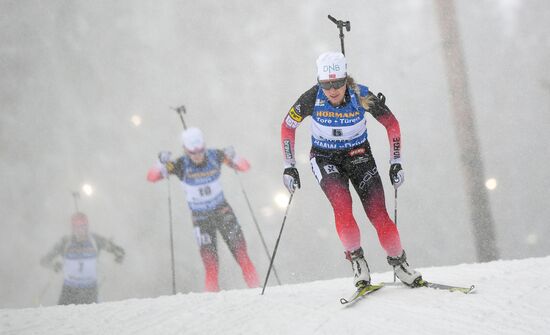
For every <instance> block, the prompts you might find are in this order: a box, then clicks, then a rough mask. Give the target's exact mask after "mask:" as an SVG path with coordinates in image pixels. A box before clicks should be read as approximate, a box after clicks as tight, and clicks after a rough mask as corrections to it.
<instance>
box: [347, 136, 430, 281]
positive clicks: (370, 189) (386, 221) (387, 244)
mask: <svg viewBox="0 0 550 335" xmlns="http://www.w3.org/2000/svg"><path fill="white" fill-rule="evenodd" d="M364 149H365V150H364V152H362V153H361V154H358V155H357V157H351V158H350V159H349V160H348V161H347V162H346V165H345V167H346V169H348V170H349V171H350V176H352V177H351V182H352V184H353V186H354V187H355V190H356V191H357V193H358V195H359V198H360V199H361V202H362V204H363V208H364V209H365V212H366V213H367V216H368V218H369V220H370V221H371V223H372V225H373V226H374V228H375V229H376V232H377V234H378V240H379V241H380V244H381V245H382V247H383V248H384V250H385V251H386V253H387V255H388V263H389V264H390V265H391V266H393V268H394V270H395V274H396V275H397V277H398V278H399V279H400V280H401V281H402V282H404V283H405V284H407V285H409V286H418V283H419V282H420V281H421V280H422V276H421V274H420V273H419V272H417V271H415V270H414V269H413V268H411V267H410V266H409V263H407V256H406V254H405V251H404V250H403V248H402V246H401V239H400V237H399V231H398V230H397V226H396V225H395V223H394V222H393V221H392V220H391V219H390V216H389V214H388V211H387V210H386V202H385V197H384V188H383V186H382V180H381V179H380V175H379V174H378V170H377V168H376V163H375V161H374V158H373V157H372V154H371V151H370V146H369V145H368V143H366V144H365V147H364Z"/></svg>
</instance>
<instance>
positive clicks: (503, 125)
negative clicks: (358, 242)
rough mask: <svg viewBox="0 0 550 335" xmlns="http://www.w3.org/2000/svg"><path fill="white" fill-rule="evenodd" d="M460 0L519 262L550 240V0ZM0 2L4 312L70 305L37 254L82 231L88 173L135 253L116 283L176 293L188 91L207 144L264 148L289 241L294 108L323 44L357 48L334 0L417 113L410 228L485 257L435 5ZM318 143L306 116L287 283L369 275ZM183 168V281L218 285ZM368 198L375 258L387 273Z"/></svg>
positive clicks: (256, 174) (390, 100)
mask: <svg viewBox="0 0 550 335" xmlns="http://www.w3.org/2000/svg"><path fill="white" fill-rule="evenodd" d="M456 5H457V16H458V24H459V28H460V33H461V40H462V46H463V48H464V52H465V59H466V68H467V70H468V76H469V77H468V80H469V84H470V91H471V97H472V100H473V101H472V105H473V109H474V113H475V120H476V122H477V130H478V134H479V138H480V142H481V143H480V144H481V152H482V154H483V160H484V167H485V175H486V177H487V178H496V179H497V181H498V187H497V188H496V189H495V190H493V191H491V192H490V194H489V197H490V202H491V209H492V213H493V217H494V222H495V230H496V237H497V245H498V248H499V251H500V255H501V258H503V259H513V258H525V257H532V256H544V255H548V254H549V253H550V246H549V245H548V244H547V243H545V241H546V239H547V238H548V236H549V235H550V234H549V232H550V227H549V225H548V217H550V209H549V208H548V203H549V200H550V197H549V194H548V189H549V188H550V181H549V180H548V178H547V171H548V168H547V166H546V165H547V164H548V163H549V162H550V159H549V158H550V148H549V147H548V145H547V144H548V143H550V134H549V132H548V129H549V126H550V113H549V111H550V108H549V107H550V72H548V70H547V65H548V61H549V59H550V57H549V56H550V48H549V47H550V35H549V34H548V31H549V28H550V27H549V25H550V24H549V23H548V20H547V18H548V15H550V5H549V4H548V3H547V1H544V0H539V1H529V2H528V3H526V2H523V1H519V0H501V1H496V0H495V1H488V0H485V1H468V2H466V1H457V2H456ZM0 13H1V14H0V28H1V29H0V41H1V44H0V70H1V73H2V75H1V77H0V106H1V112H0V171H1V174H0V224H1V233H0V265H1V267H0V282H1V283H2V285H1V286H0V301H1V303H0V308H13V307H32V306H37V305H38V304H43V305H52V304H55V303H56V302H57V298H58V294H59V289H60V286H61V282H62V278H61V276H60V275H53V274H52V273H51V272H50V271H49V270H46V269H44V268H42V267H40V265H39V259H40V258H41V257H42V256H43V255H44V254H45V253H46V252H47V251H49V250H50V248H51V247H52V246H53V245H54V244H55V243H56V242H57V241H58V240H59V239H60V238H61V236H62V235H64V234H68V233H69V232H70V229H69V228H70V226H69V217H70V215H71V214H72V212H73V211H74V206H73V199H72V197H71V192H72V191H75V190H79V188H80V187H81V185H82V184H83V183H85V182H88V183H90V184H92V185H93V186H94V188H95V193H94V195H93V196H92V197H85V196H82V199H81V201H80V203H79V204H80V208H81V209H82V211H84V212H85V213H87V214H88V216H89V218H90V225H91V230H92V231H94V232H96V233H99V234H101V235H104V236H106V237H108V238H113V240H114V241H115V242H116V243H118V244H120V245H122V246H123V247H124V248H125V250H126V253H127V257H126V259H125V262H124V263H123V264H122V265H118V264H115V263H114V262H113V259H112V256H111V255H109V254H102V255H101V256H100V269H99V271H100V273H99V280H100V285H101V287H100V299H101V300H102V301H112V300H120V299H126V298H135V297H137V298H139V297H156V296H159V295H166V294H170V292H171V277H170V249H169V233H168V222H169V221H168V208H167V197H168V192H167V187H166V184H165V182H162V183H157V184H149V183H147V182H146V180H145V175H146V171H147V169H148V168H149V167H151V166H152V165H153V164H154V163H155V161H156V155H157V152H158V151H159V150H162V149H165V150H166V149H167V150H172V151H173V152H175V153H178V154H179V153H181V147H180V142H179V135H180V132H181V124H180V121H179V119H178V117H177V114H176V113H175V112H174V111H172V110H170V108H169V107H170V106H173V107H175V106H177V105H181V104H185V106H186V107H187V110H188V114H187V115H186V122H187V124H188V125H192V126H198V127H200V128H201V129H202V130H203V131H204V133H205V136H206V140H207V144H208V145H209V146H211V147H218V148H220V147H224V146H227V145H233V146H234V147H235V148H236V151H237V152H238V153H239V154H241V155H242V156H244V157H246V158H247V159H249V161H250V162H251V164H252V170H251V171H250V172H249V173H246V174H241V175H240V179H241V181H242V182H243V185H244V187H245V189H246V192H247V193H248V195H249V197H250V200H251V204H252V207H253V209H254V211H255V214H256V216H257V218H258V222H259V224H260V226H261V228H262V232H263V234H264V236H265V238H266V240H267V243H268V245H269V248H270V249H272V248H273V246H274V242H275V239H276V237H277V234H278V232H279V229H280V224H281V220H282V216H283V210H282V209H280V208H279V207H278V206H277V205H276V204H275V202H274V197H275V196H276V194H278V193H279V192H284V188H283V185H282V181H281V179H282V177H281V174H282V153H281V148H280V143H279V131H280V124H281V122H282V119H283V117H284V115H285V113H286V112H287V110H288V108H289V107H290V105H291V104H292V103H294V101H295V100H296V99H297V98H298V96H299V95H300V94H301V93H303V92H304V91H305V90H307V89H308V88H310V87H311V86H312V85H313V84H314V83H315V73H316V72H315V59H316V58H317V56H318V55H319V54H320V53H321V52H324V51H327V50H338V49H339V48H340V44H339V39H338V31H337V29H336V28H335V25H334V24H333V23H332V22H330V21H329V20H328V19H327V14H331V15H333V16H334V17H336V18H339V19H343V20H350V21H351V31H350V32H347V33H346V37H345V44H346V55H347V58H348V64H349V65H348V69H349V72H350V73H351V74H352V75H353V76H354V77H355V78H356V80H357V81H358V82H360V83H363V84H366V85H368V86H369V87H370V88H371V89H372V90H373V91H374V92H375V93H378V92H383V93H384V94H385V95H386V98H387V104H388V106H389V107H390V108H391V109H392V111H393V112H394V113H395V114H396V116H397V118H398V120H399V121H400V125H401V131H402V137H403V156H404V169H405V175H406V182H405V184H404V186H403V187H402V188H400V189H399V199H398V226H399V230H400V233H401V237H402V241H403V245H404V247H405V249H406V250H407V253H408V255H409V260H410V262H411V264H412V265H413V266H415V267H427V266H439V265H452V264H458V263H464V262H468V263H471V262H476V255H475V248H474V241H473V238H472V227H471V223H470V220H469V212H468V208H467V203H466V200H467V199H466V195H465V191H464V187H463V178H464V176H463V175H462V174H461V172H462V171H461V168H460V165H459V157H458V145H457V143H456V140H455V134H454V128H453V124H452V115H451V111H450V106H449V102H448V101H449V100H448V97H449V95H448V91H447V81H446V78H445V70H444V63H443V54H442V42H441V41H442V38H441V35H440V31H439V27H438V25H437V21H436V12H435V8H434V4H433V2H432V1H428V0H425V1H422V0H410V1H396V0H395V1H386V2H384V4H383V5H382V4H381V3H379V2H376V1H346V2H345V3H336V2H334V1H313V0H311V1H301V2H300V3H299V4H297V3H296V2H295V1H277V2H271V1H239V2H238V3H233V2H227V1H226V2H220V1H212V0H206V1H200V2H191V1H187V2H179V1H163V2H154V3H153V2H148V1H117V2H111V1H93V2H90V1H68V0H67V1H48V2H39V1H15V0H6V1H2V2H0ZM134 115H137V116H139V117H141V120H142V123H141V125H140V126H138V127H136V126H135V125H134V124H133V123H132V122H131V118H132V117H133V116H134ZM368 129H369V139H370V142H371V145H372V147H373V151H374V154H375V158H376V159H377V163H378V168H379V170H380V173H381V176H382V178H383V181H384V183H385V187H386V195H387V197H386V202H387V205H388V211H389V212H390V215H391V216H393V189H391V187H390V184H389V178H388V176H387V171H388V168H389V166H388V157H389V147H388V146H389V144H388V140H387V136H386V132H385V129H384V128H383V127H382V126H381V125H380V124H378V123H377V122H376V121H375V120H374V119H373V118H370V117H369V119H368ZM309 146H310V140H309V121H306V122H304V124H303V125H302V126H301V127H300V128H299V129H298V131H297V145H296V151H297V153H298V169H299V171H300V173H301V178H302V185H303V187H302V189H301V190H299V191H298V192H297V193H296V196H295V197H294V201H293V204H292V207H291V209H290V213H289V217H288V221H287V224H286V226H285V230H284V232H283V236H282V240H281V244H280V248H279V251H278V254H277V258H276V268H277V270H278V273H279V276H280V277H281V280H282V282H283V283H297V282H304V281H311V280H317V279H329V278H337V277H349V276H350V275H351V270H350V268H349V264H348V262H347V261H346V260H345V259H344V254H343V249H342V246H341V244H340V241H339V240H338V238H337V234H336V232H335V229H334V219H333V214H332V210H331V208H330V205H329V203H328V201H327V200H326V198H325V196H324V195H323V193H322V191H321V190H320V188H319V186H318V185H317V183H316V180H315V178H314V177H313V174H312V173H311V169H310V167H309V162H308V153H309ZM222 180H223V184H224V186H225V194H226V197H227V199H228V201H229V203H230V204H231V205H232V206H233V208H234V209H235V212H236V214H237V216H238V218H239V221H240V223H241V225H242V226H243V229H244V231H245V236H246V238H247V242H248V247H249V251H250V254H251V257H252V260H253V262H254V263H255V265H256V267H257V270H258V272H259V274H260V275H261V276H262V277H263V276H264V275H265V273H266V271H267V267H268V261H267V257H266V255H265V252H264V250H263V247H262V245H261V243H260V239H259V237H258V234H257V232H256V229H255V227H254V224H253V222H252V219H251V216H250V213H249V211H248V208H247V206H246V202H245V200H244V198H243V196H242V193H241V188H240V185H239V180H238V179H237V177H236V176H235V174H234V173H233V172H232V171H230V170H229V169H225V170H224V171H223V174H222ZM171 183H172V184H171V185H172V192H171V195H172V203H173V221H174V238H175V252H176V277H177V286H178V291H179V292H200V291H202V289H203V273H204V270H203V267H202V262H201V261H200V256H199V253H198V250H197V246H196V244H195V241H194V239H193V234H192V229H191V223H190V217H189V211H188V209H187V207H186V204H185V198H184V195H183V192H182V190H181V188H180V187H179V185H178V182H177V180H176V179H175V178H172V180H171ZM354 199H355V200H356V206H355V213H356V217H357V219H358V222H359V224H360V227H361V230H362V233H363V234H362V240H363V246H364V248H365V250H366V254H367V259H368V261H369V264H370V266H371V270H372V271H373V272H385V271H388V270H389V266H388V265H387V264H386V261H385V255H384V253H383V251H382V249H381V247H380V246H379V243H378V240H377V238H376V234H375V231H374V229H373V228H372V227H371V226H370V223H368V221H367V219H366V216H365V214H364V212H363V211H362V209H361V208H360V206H358V204H357V198H356V197H355V198H354ZM219 250H220V285H221V287H222V288H223V289H234V288H244V287H245V285H244V282H243V280H242V277H241V274H240V269H239V268H238V266H237V265H236V263H235V262H234V260H233V259H232V257H231V255H230V253H229V252H228V250H227V247H226V246H225V244H223V243H220V245H219ZM350 281H351V279H350ZM271 283H274V278H272V281H271Z"/></svg>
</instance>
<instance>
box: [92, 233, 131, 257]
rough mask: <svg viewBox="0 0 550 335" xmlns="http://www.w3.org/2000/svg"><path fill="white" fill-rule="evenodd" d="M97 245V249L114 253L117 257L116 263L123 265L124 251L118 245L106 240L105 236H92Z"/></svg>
mask: <svg viewBox="0 0 550 335" xmlns="http://www.w3.org/2000/svg"><path fill="white" fill-rule="evenodd" d="M92 236H93V238H94V239H95V241H96V243H97V248H98V249H100V250H105V251H107V252H110V253H112V254H113V255H114V256H115V261H116V262H117V263H121V262H122V261H123V260H124V255H126V253H125V252H124V249H123V248H122V247H120V246H118V245H116V244H115V243H114V242H113V241H111V240H108V239H106V238H105V237H103V236H100V235H97V234H92Z"/></svg>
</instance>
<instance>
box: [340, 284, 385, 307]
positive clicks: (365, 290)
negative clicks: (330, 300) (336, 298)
mask: <svg viewBox="0 0 550 335" xmlns="http://www.w3.org/2000/svg"><path fill="white" fill-rule="evenodd" d="M382 287H384V283H380V284H375V285H367V286H364V287H361V288H358V289H357V291H355V293H354V294H353V295H352V296H351V297H349V298H348V299H346V298H340V303H341V304H342V305H348V306H349V305H351V304H353V303H355V302H357V301H359V299H361V298H362V297H364V296H366V295H369V294H371V293H373V292H376V291H378V290H379V289H381V288H382Z"/></svg>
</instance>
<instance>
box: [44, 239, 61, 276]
mask: <svg viewBox="0 0 550 335" xmlns="http://www.w3.org/2000/svg"><path fill="white" fill-rule="evenodd" d="M66 245H67V238H66V237H64V238H62V239H61V241H59V242H58V243H57V244H56V245H55V246H54V247H53V249H52V250H50V252H48V253H47V254H46V255H45V256H44V257H42V259H40V265H42V266H44V267H46V268H49V269H52V270H54V271H55V272H58V271H59V270H61V267H62V266H61V263H60V262H55V263H54V259H56V258H57V257H58V256H61V257H63V251H64V250H65V247H66Z"/></svg>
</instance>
